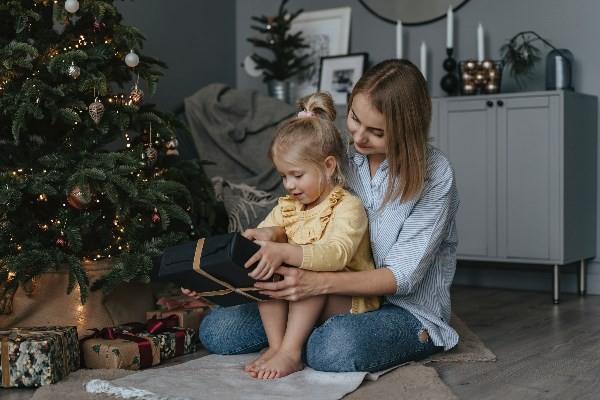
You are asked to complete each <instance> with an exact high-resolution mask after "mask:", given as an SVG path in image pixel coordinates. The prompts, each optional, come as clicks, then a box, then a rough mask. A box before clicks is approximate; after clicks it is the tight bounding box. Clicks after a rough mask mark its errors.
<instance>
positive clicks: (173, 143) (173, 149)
mask: <svg viewBox="0 0 600 400" xmlns="http://www.w3.org/2000/svg"><path fill="white" fill-rule="evenodd" d="M177 147H179V141H178V140H177V139H176V138H172V139H171V140H169V141H167V143H165V149H166V151H165V154H166V155H168V156H178V155H179V150H177Z"/></svg>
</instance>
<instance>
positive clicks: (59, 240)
mask: <svg viewBox="0 0 600 400" xmlns="http://www.w3.org/2000/svg"><path fill="white" fill-rule="evenodd" d="M56 246H57V247H60V248H61V249H62V248H64V247H66V246H67V239H65V237H64V236H63V234H62V233H61V235H60V236H59V237H58V238H56Z"/></svg>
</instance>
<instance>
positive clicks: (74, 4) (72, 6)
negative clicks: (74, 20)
mask: <svg viewBox="0 0 600 400" xmlns="http://www.w3.org/2000/svg"><path fill="white" fill-rule="evenodd" d="M65 10H67V11H68V12H70V13H71V14H74V13H76V12H77V10H79V2H78V1H77V0H67V1H65Z"/></svg>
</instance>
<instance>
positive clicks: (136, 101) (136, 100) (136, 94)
mask: <svg viewBox="0 0 600 400" xmlns="http://www.w3.org/2000/svg"><path fill="white" fill-rule="evenodd" d="M142 100H144V92H143V91H142V89H140V88H139V87H138V85H137V84H136V85H135V86H134V87H133V89H131V93H129V101H130V103H131V104H133V105H136V106H137V105H140V104H141V103H142Z"/></svg>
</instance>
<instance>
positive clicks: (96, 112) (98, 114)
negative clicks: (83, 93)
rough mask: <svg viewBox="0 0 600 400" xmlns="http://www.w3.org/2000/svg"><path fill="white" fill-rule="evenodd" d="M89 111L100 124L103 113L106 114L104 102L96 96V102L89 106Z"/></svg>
mask: <svg viewBox="0 0 600 400" xmlns="http://www.w3.org/2000/svg"><path fill="white" fill-rule="evenodd" d="M88 111H89V113H90V117H92V120H93V121H94V122H95V123H97V124H98V123H100V120H101V119H102V115H104V104H102V102H101V101H100V100H98V98H97V97H96V99H95V100H94V102H93V103H92V104H90V106H89V107H88Z"/></svg>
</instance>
